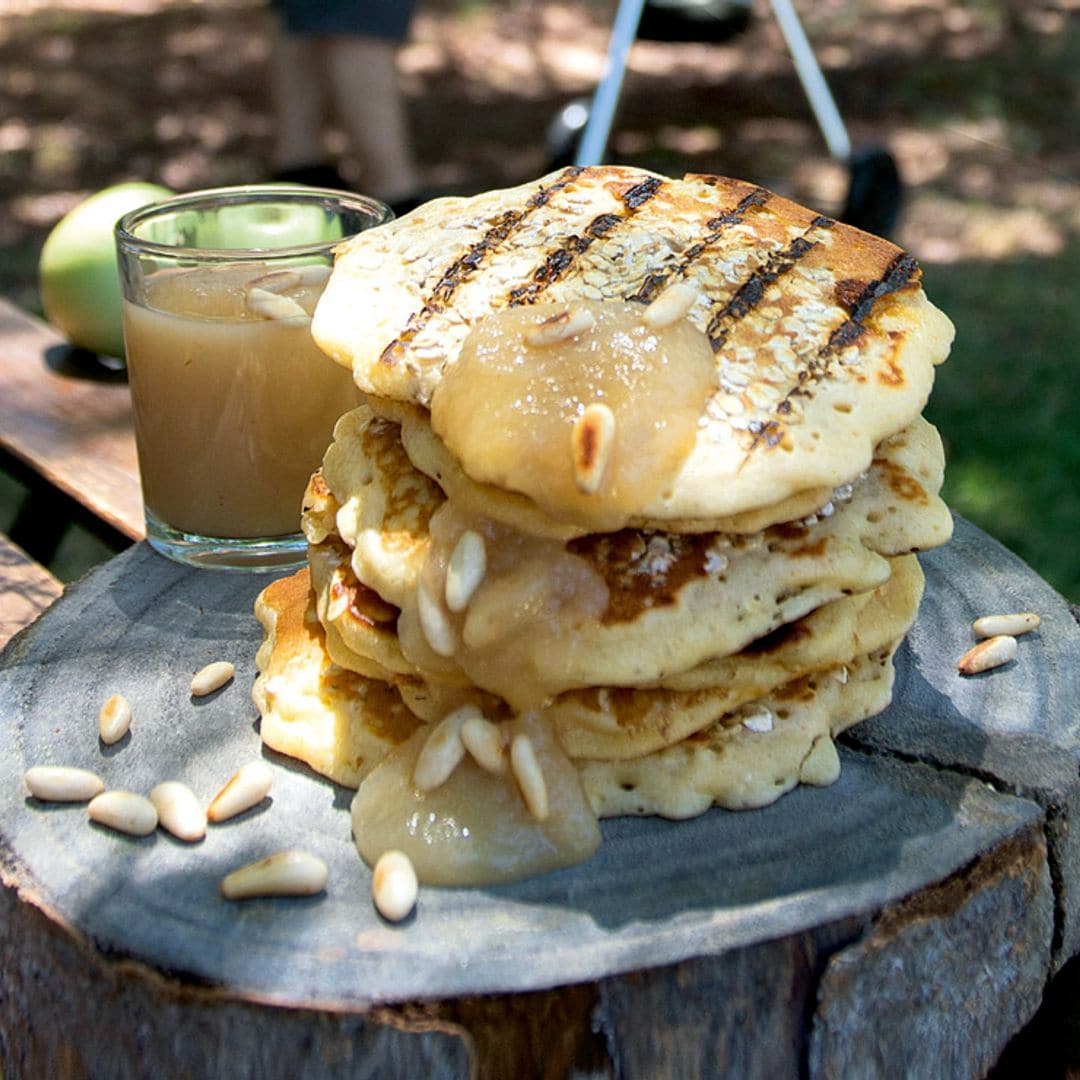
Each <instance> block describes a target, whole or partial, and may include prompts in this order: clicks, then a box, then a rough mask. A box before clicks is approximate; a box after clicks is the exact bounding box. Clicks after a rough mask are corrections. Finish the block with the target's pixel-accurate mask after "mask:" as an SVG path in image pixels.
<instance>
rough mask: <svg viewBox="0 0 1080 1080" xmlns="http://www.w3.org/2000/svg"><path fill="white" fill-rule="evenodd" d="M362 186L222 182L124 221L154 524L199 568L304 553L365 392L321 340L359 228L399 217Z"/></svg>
mask: <svg viewBox="0 0 1080 1080" xmlns="http://www.w3.org/2000/svg"><path fill="white" fill-rule="evenodd" d="M392 217H393V214H392V213H391V211H390V209H389V208H388V207H387V206H385V205H384V204H383V203H381V202H378V201H377V200H375V199H371V198H368V197H367V196H364V195H351V194H347V193H345V192H338V191H327V190H322V189H318V188H305V187H299V186H290V185H254V186H249V187H235V188H220V189H216V190H211V191H201V192H195V193H193V194H190V195H181V196H178V197H176V198H173V199H168V200H166V201H164V202H160V203H154V204H152V205H150V206H146V207H143V208H141V209H139V210H135V211H133V212H132V213H129V214H126V215H125V216H124V217H122V218H121V219H120V221H119V222H118V223H117V226H116V244H117V252H118V257H119V266H120V278H121V288H122V292H123V323H124V344H125V354H126V362H127V369H128V379H129V383H130V386H131V397H132V404H133V408H134V415H135V441H136V446H137V450H138V458H139V472H140V475H141V479H142V491H143V502H144V504H145V508H146V534H147V540H148V541H149V542H150V544H151V545H152V546H153V547H154V548H155V549H156V550H158V551H160V552H161V553H162V554H164V555H166V556H168V557H169V558H172V559H175V560H177V561H179V562H182V563H187V564H189V565H192V566H202V567H214V568H220V569H236V570H284V569H287V568H289V567H292V566H296V565H300V564H301V563H302V562H303V560H304V551H305V543H304V538H303V535H302V534H301V533H300V508H301V502H302V499H303V494H304V489H305V487H306V485H307V482H308V479H309V478H310V476H311V474H312V472H314V471H315V469H317V468H318V467H319V464H320V463H321V461H322V456H323V453H324V451H325V450H326V447H327V446H328V445H329V443H330V439H331V436H332V433H333V428H334V424H335V422H336V421H337V419H338V417H339V416H341V414H342V413H344V412H347V411H348V410H349V409H351V408H353V407H354V406H355V405H356V404H357V402H358V396H357V391H356V388H355V387H354V385H353V382H352V378H351V376H350V373H349V372H348V371H346V370H345V369H344V368H342V367H340V366H339V365H337V364H335V363H334V362H333V361H332V360H330V359H329V358H328V357H327V356H325V355H324V354H323V353H322V352H321V351H320V350H319V349H318V348H317V347H316V345H315V343H314V342H313V341H312V338H311V315H312V312H313V311H314V308H315V304H316V302H317V301H318V298H319V296H320V294H321V293H322V289H323V286H324V285H325V283H326V279H327V278H328V277H329V275H330V268H331V266H332V264H333V257H334V255H333V253H334V248H335V247H336V246H337V245H338V244H340V243H341V242H342V240H344V239H346V238H348V237H349V236H351V235H353V234H355V233H357V232H360V231H362V230H364V229H369V228H372V227H373V226H376V225H379V224H382V223H383V222H386V221H389V220H390V219H391V218H392Z"/></svg>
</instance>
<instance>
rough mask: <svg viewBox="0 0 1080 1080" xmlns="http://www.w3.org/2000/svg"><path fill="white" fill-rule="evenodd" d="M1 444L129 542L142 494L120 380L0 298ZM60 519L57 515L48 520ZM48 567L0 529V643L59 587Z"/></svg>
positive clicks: (137, 535) (137, 532) (138, 526)
mask: <svg viewBox="0 0 1080 1080" xmlns="http://www.w3.org/2000/svg"><path fill="white" fill-rule="evenodd" d="M0 451H3V452H5V453H6V454H8V455H10V457H11V458H12V459H14V460H15V461H17V462H19V463H20V464H21V465H22V466H24V467H25V469H26V471H27V473H28V474H29V475H31V476H32V477H34V478H37V479H38V481H39V482H40V483H41V484H42V485H47V486H48V487H49V488H52V489H55V490H56V491H58V492H61V493H62V494H63V495H66V496H68V497H69V498H70V499H72V500H74V502H75V503H76V504H78V505H79V506H82V507H84V508H85V509H86V511H87V512H88V513H89V514H91V515H93V516H94V517H95V518H96V519H99V520H100V521H101V522H102V523H104V525H105V526H107V527H110V528H113V529H115V530H116V531H117V532H119V533H121V534H122V535H124V536H126V537H129V538H130V539H132V540H139V539H141V538H142V536H143V514H142V496H141V493H140V491H139V471H138V463H137V460H136V456H135V441H134V436H133V434H132V428H131V402H130V398H129V395H128V390H127V384H126V382H125V381H124V380H123V379H122V378H121V377H118V374H117V372H116V371H115V370H110V369H109V368H108V367H105V366H103V365H101V364H99V363H98V362H97V361H96V358H93V357H84V358H83V362H82V363H80V354H79V353H78V352H76V351H74V350H72V349H71V348H69V347H68V346H67V344H66V343H65V342H64V341H63V339H62V338H60V337H59V336H58V335H57V334H56V333H55V331H53V330H52V329H51V328H50V327H48V326H46V325H45V324H44V323H42V322H41V321H39V320H37V319H35V318H33V317H31V316H30V315H27V314H26V313H25V312H23V311H20V310H19V309H18V308H16V307H15V306H14V305H12V304H10V303H8V302H6V301H4V300H0ZM45 524H48V525H57V526H58V525H60V524H61V523H60V522H56V523H45ZM62 591H63V590H62V586H61V584H60V582H58V581H57V580H56V578H55V577H54V576H53V575H52V574H51V573H49V571H48V570H47V569H45V568H44V567H43V566H41V565H39V564H38V563H37V562H36V561H35V560H34V559H33V558H31V557H30V555H28V554H27V552H26V551H24V550H23V549H22V548H20V547H19V546H18V545H17V544H15V543H13V542H12V541H11V540H10V539H9V538H8V537H6V536H4V535H3V534H2V533H0V646H2V645H4V644H6V643H7V641H8V639H9V638H10V637H11V636H12V635H13V634H14V633H16V632H17V631H18V630H20V629H21V628H22V627H24V626H26V625H28V624H29V623H30V622H32V621H33V620H34V619H35V618H36V617H37V616H38V615H39V614H40V613H41V612H42V611H44V610H45V609H46V608H47V607H48V606H49V605H50V604H51V603H52V602H53V601H54V600H55V599H56V598H57V597H58V596H60V594H61V592H62Z"/></svg>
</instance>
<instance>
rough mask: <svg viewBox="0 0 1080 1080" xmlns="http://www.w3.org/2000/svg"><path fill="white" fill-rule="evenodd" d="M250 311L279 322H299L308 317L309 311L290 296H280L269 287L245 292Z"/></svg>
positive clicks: (260, 316)
mask: <svg viewBox="0 0 1080 1080" xmlns="http://www.w3.org/2000/svg"><path fill="white" fill-rule="evenodd" d="M244 300H245V302H246V304H247V308H248V311H250V312H251V313H252V314H253V315H258V316H259V318H261V319H273V320H275V321H279V322H291V321H293V320H296V321H297V322H299V321H300V320H301V319H303V320H304V321H305V322H306V321H307V319H308V313H307V312H306V311H305V310H304V309H303V307H302V306H301V305H300V304H299V303H297V302H296V301H295V300H293V299H292V297H290V296H278V294H277V293H273V292H270V291H269V290H268V289H259V288H253V289H248V290H247V292H246V293H245V294H244Z"/></svg>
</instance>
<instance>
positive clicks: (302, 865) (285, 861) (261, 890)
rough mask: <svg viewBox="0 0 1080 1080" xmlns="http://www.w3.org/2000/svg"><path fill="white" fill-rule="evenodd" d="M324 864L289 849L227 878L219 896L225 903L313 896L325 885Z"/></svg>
mask: <svg viewBox="0 0 1080 1080" xmlns="http://www.w3.org/2000/svg"><path fill="white" fill-rule="evenodd" d="M328 876H329V872H328V870H327V868H326V863H324V862H323V861H322V859H320V858H319V857H318V856H316V855H312V854H310V853H309V852H307V851H300V850H297V849H290V850H287V851H278V852H275V854H273V855H268V856H267V857H266V858H265V859H260V860H259V861H258V862H253V863H249V864H248V865H247V866H241V867H240V868H239V869H238V870H233V871H232V872H231V873H229V874H226V875H225V877H224V878H223V879H222V882H221V894H222V896H224V897H225V899H226V900H247V899H250V898H252V897H256V896H314V895H315V893H317V892H321V891H322V889H323V888H324V887H325V885H326V879H327V877H328Z"/></svg>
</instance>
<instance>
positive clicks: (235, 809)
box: [206, 761, 273, 822]
mask: <svg viewBox="0 0 1080 1080" xmlns="http://www.w3.org/2000/svg"><path fill="white" fill-rule="evenodd" d="M272 783H273V774H272V773H271V772H270V767H269V766H268V765H267V764H266V763H265V762H263V761H250V762H248V764H247V765H242V766H241V767H240V768H239V769H237V770H236V772H234V773H233V774H232V776H230V777H229V779H228V782H227V783H226V784H225V786H224V787H223V788H222V789H221V790H220V791H219V792H218V793H217V794H216V795H215V796H214V798H213V800H212V801H211V803H210V805H209V807H207V810H206V817H207V819H208V820H210V821H213V822H219V821H228V820H229V818H233V817H236V815H237V814H242V813H243V812H244V811H245V810H250V809H251V808H252V807H253V806H257V805H258V804H259V803H261V802H262V801H263V799H265V798H266V796H267V795H269V794H270V785H271V784H272Z"/></svg>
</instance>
